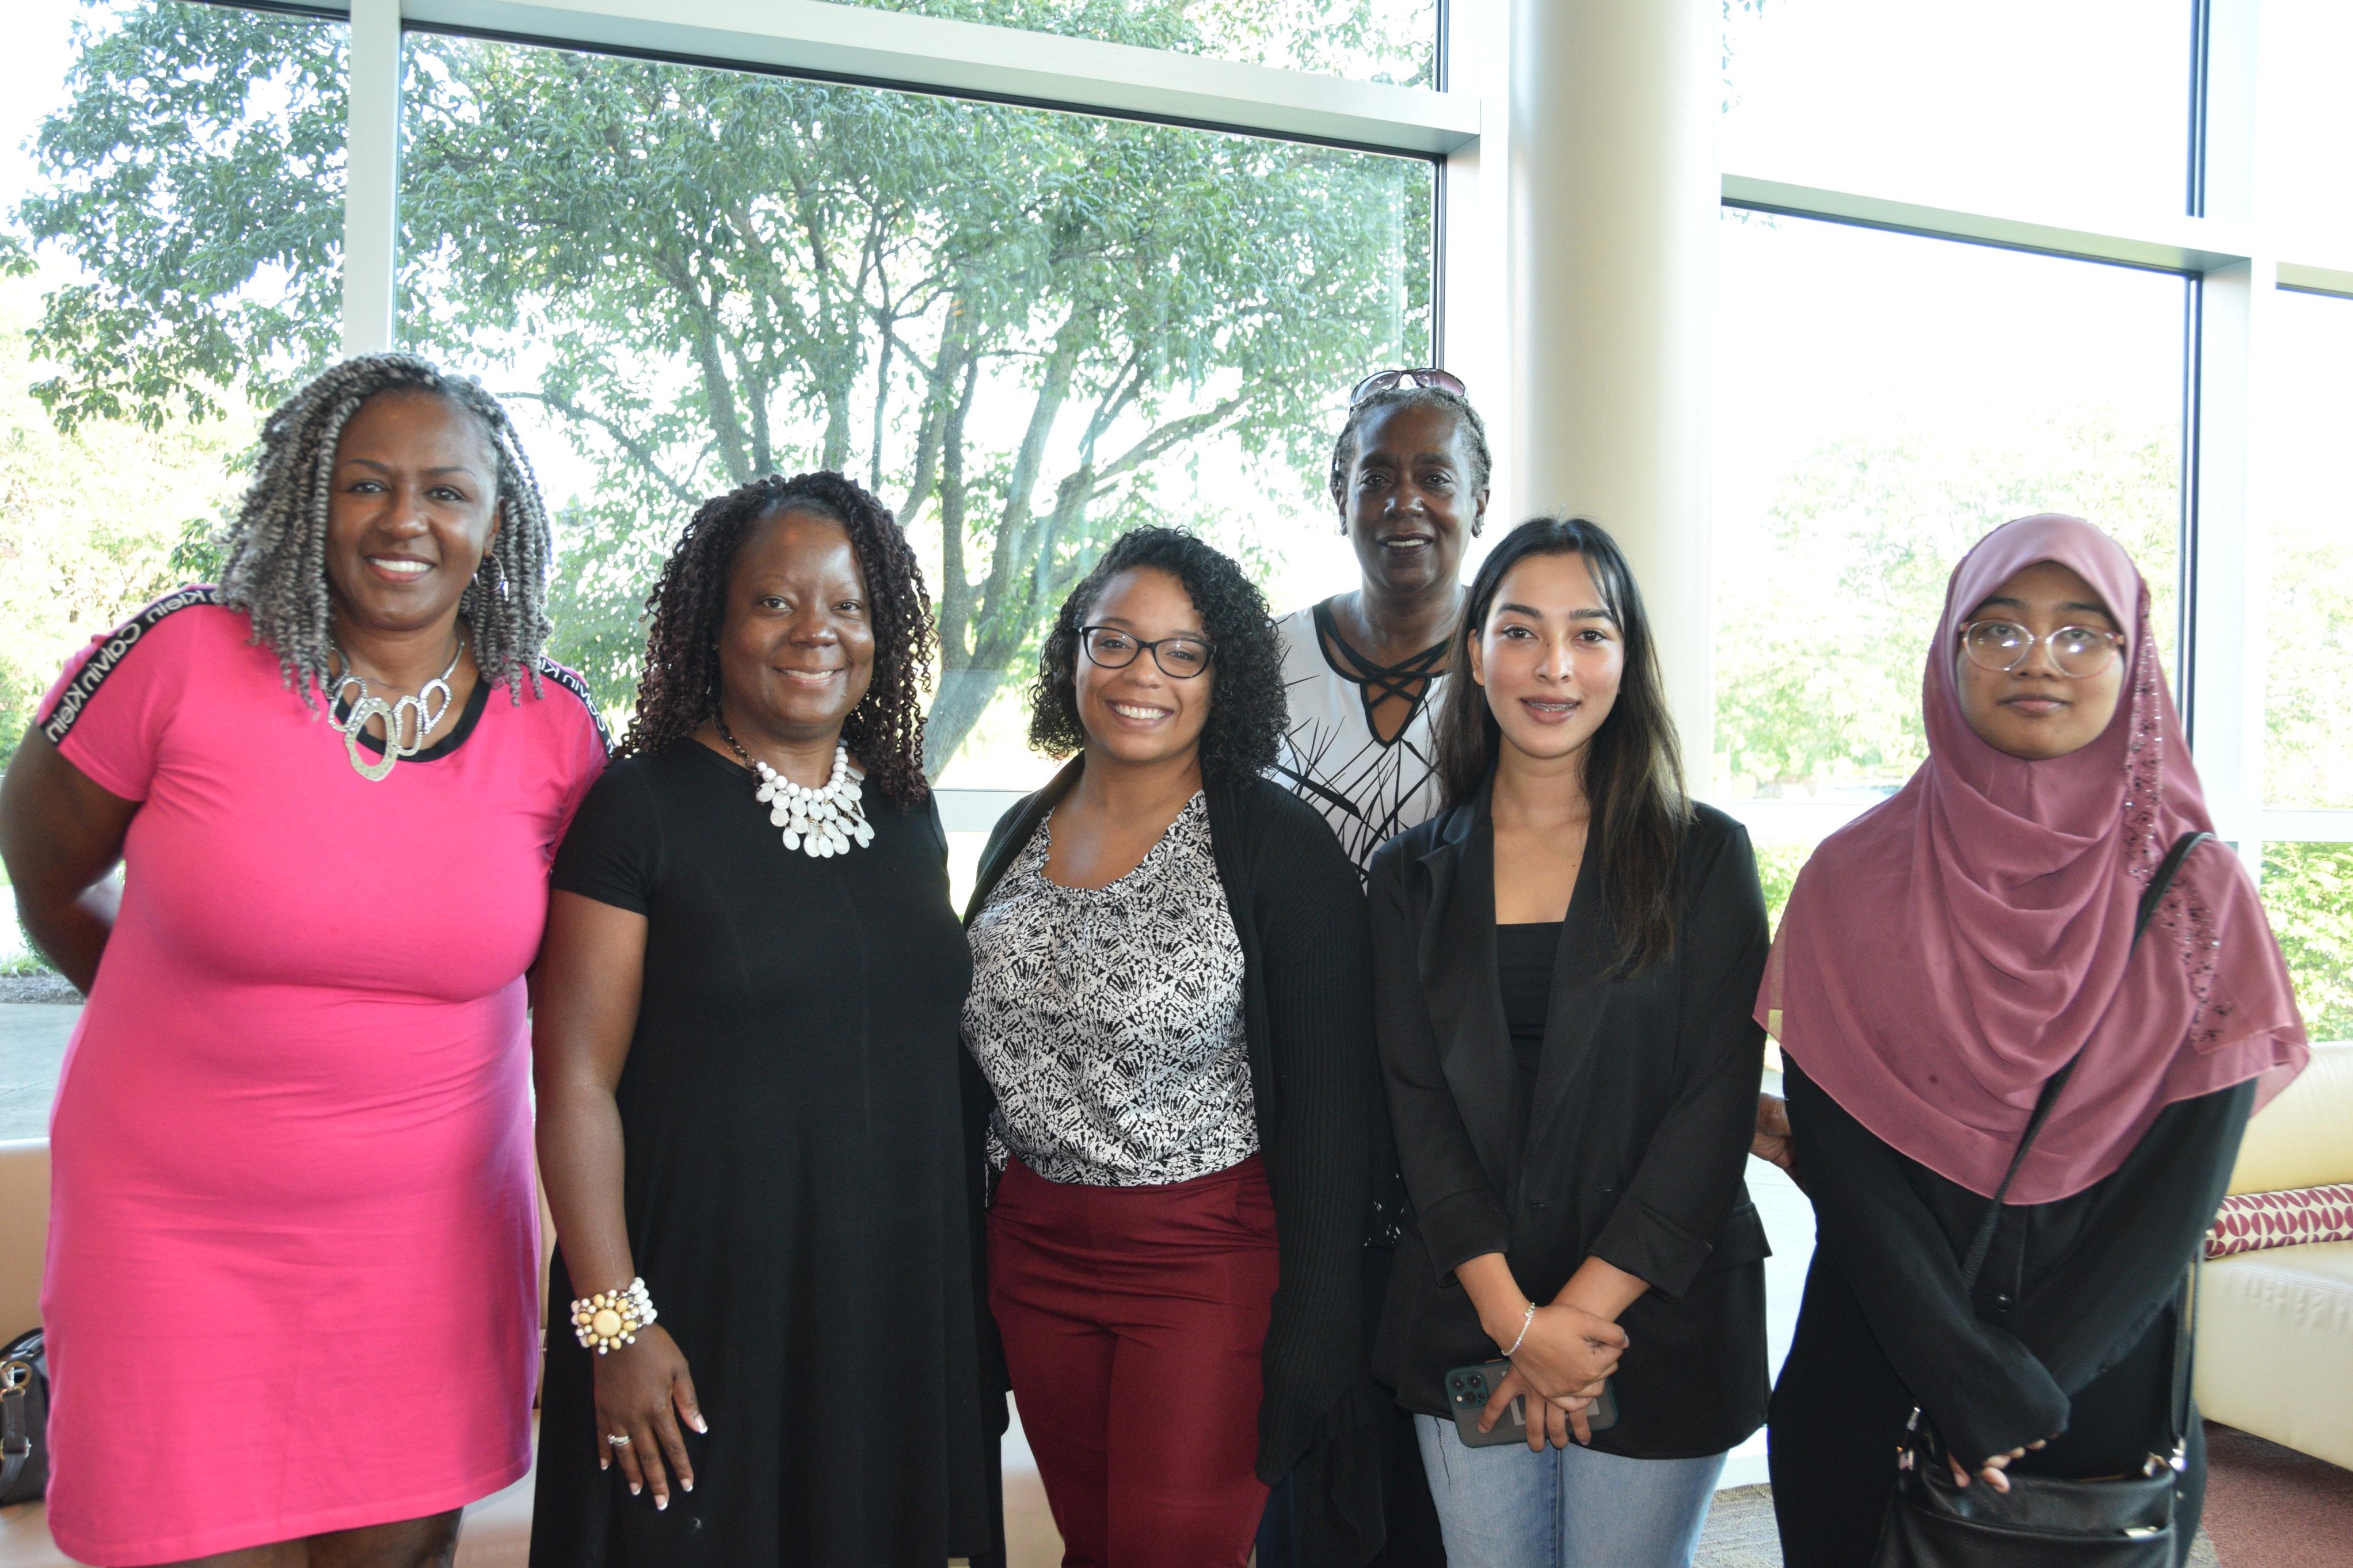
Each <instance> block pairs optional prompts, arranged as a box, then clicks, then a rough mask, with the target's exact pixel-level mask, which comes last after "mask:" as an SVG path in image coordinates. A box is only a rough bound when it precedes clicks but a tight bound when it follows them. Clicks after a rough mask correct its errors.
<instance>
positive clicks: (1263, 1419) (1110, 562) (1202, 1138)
mask: <svg viewBox="0 0 2353 1568" xmlns="http://www.w3.org/2000/svg"><path fill="white" fill-rule="evenodd" d="M1280 668H1281V654H1280V649H1279V647H1278V645H1277V643H1276V640H1275V637H1274V628H1273V625H1272V623H1271V621H1270V620H1269V618H1268V616H1267V612H1266V605H1265V601H1264V600H1263V599H1262V598H1261V597H1260V595H1259V593H1258V590H1257V589H1256V588H1255V587H1253V586H1252V585H1251V584H1250V580H1249V579H1248V577H1246V576H1245V575H1244V574H1242V571H1241V569H1240V567H1239V566H1237V565H1236V564H1235V563H1233V562H1232V561H1230V560H1229V559H1228V558H1227V557H1225V556H1224V555H1221V554H1219V552H1217V551H1215V550H1213V549H1211V548H1210V547H1209V546H1208V545H1207V544H1204V543H1203V542H1200V541H1199V540H1198V539H1196V538H1194V537H1192V536H1191V535H1190V534H1187V533H1182V532H1178V531H1174V530H1170V529H1160V528H1148V529H1139V530H1136V531H1134V532H1132V533H1129V534H1127V535H1126V536H1124V538H1122V539H1121V540H1119V541H1118V542H1116V543H1115V544H1113V546H1112V548H1111V549H1110V550H1109V551H1107V552H1105V553H1104V555H1103V560H1102V562H1101V563H1099V564H1098V565H1097V566H1096V567H1095V569H1094V570H1093V571H1092V572H1091V573H1090V574H1088V575H1087V577H1086V579H1085V580H1084V581H1083V582H1082V583H1081V584H1079V586H1078V588H1077V589H1076V590H1075V591H1074V592H1073V593H1072V594H1071V596H1070V598H1069V600H1068V601H1067V602H1065V603H1064V605H1062V607H1061V610H1060V613H1059V614H1058V615H1057V616H1055V619H1054V622H1053V626H1052V628H1051V630H1050V633H1049V635H1048V637H1047V640H1046V646H1045V648H1044V650H1043V651H1042V653H1041V655H1040V657H1039V673H1038V682H1037V687H1036V689H1035V692H1034V693H1033V696H1032V700H1031V710H1030V725H1029V734H1030V740H1031V742H1032V743H1033V744H1035V745H1037V746H1038V747H1039V749H1040V750H1043V751H1046V752H1051V753H1054V754H1057V755H1062V754H1068V753H1070V752H1077V753H1078V755H1077V756H1076V757H1075V758H1073V760H1072V761H1071V763H1070V765H1069V766H1067V767H1065V768H1064V769H1063V770H1062V771H1061V773H1060V774H1059V775H1058V776H1057V777H1056V778H1055V779H1054V781H1053V782H1052V783H1051V784H1048V785H1047V786H1046V788H1044V789H1042V790H1040V791H1039V792H1038V794H1036V795H1032V796H1030V797H1029V799H1027V800H1024V801H1022V802H1021V803H1020V804H1019V805H1016V806H1015V807H1014V808H1013V809H1012V810H1011V811H1010V812H1008V813H1007V815H1006V816H1005V818H1004V820H1003V821H1001V822H999V823H998V824H997V830H996V832H995V833H994V834H993V835H991V837H990V839H989V843H988V847H987V850H986V851H985V853H984V855H983V857H982V860H981V866H980V875H979V879H978V886H977V889H976V892H975V893H974V896H973V900H972V904H971V912H970V914H969V916H968V917H967V919H968V929H969V931H970V933H971V939H972V951H973V965H974V975H973V986H972V992H971V995H970V999H969V1000H968V1001H967V1003H966V1004H965V1016H964V1031H965V1046H966V1047H967V1049H968V1050H969V1052H970V1054H971V1057H972V1059H973V1061H974V1063H975V1064H976V1068H977V1072H976V1075H974V1077H973V1080H972V1087H973V1089H974V1090H975V1093H974V1095H973V1109H974V1111H975V1113H976V1121H979V1120H981V1118H982V1117H984V1116H985V1128H981V1127H976V1129H975V1132H976V1142H979V1141H980V1140H981V1139H984V1138H985V1143H986V1149H987V1159H988V1161H989V1163H990V1165H991V1167H992V1168H993V1171H994V1172H995V1173H997V1183H996V1190H995V1193H994V1195H993V1198H992V1200H991V1203H990V1205H989V1208H988V1213H987V1258H988V1266H987V1299H988V1305H989V1307H990V1309H991V1310H992V1312H993V1314H994V1317H995V1321H996V1323H997V1329H998V1331H999V1333H1000V1335H1001V1337H1002V1342H1003V1347H1004V1354H1005V1365H1006V1371H1007V1373H1008V1377H1009V1383H1010V1386H1011V1389H1012V1391H1013V1394H1014V1395H1015V1397H1016V1398H1017V1399H1018V1401H1019V1403H1020V1407H1021V1417H1022V1428H1023V1430H1024V1432H1025V1433H1026V1434H1027V1435H1028V1437H1029V1445H1030V1447H1031V1449H1032V1451H1033V1452H1034V1453H1035V1454H1036V1455H1037V1458H1038V1468H1039V1474H1040V1476H1041V1477H1042V1478H1043V1479H1044V1481H1045V1485H1046V1495H1047V1500H1048V1501H1049V1502H1050V1505H1051V1506H1052V1509H1053V1512H1054V1520H1055V1523H1056V1524H1057V1525H1058V1526H1059V1527H1060V1531H1061V1535H1062V1541H1063V1547H1064V1556H1063V1559H1062V1561H1063V1563H1065V1564H1066V1565H1068V1568H1109V1565H1113V1564H1116V1565H1117V1568H1155V1565H1166V1568H1211V1565H1214V1564H1231V1565H1232V1568H1240V1565H1241V1564H1242V1563H1244V1562H1245V1561H1246V1560H1247V1558H1248V1555H1249V1552H1250V1539H1251V1534H1252V1532H1253V1531H1254V1530H1255V1529H1256V1528H1257V1525H1258V1521H1259V1517H1260V1513H1261V1509H1262V1508H1263V1506H1264V1503H1265V1500H1266V1492H1267V1484H1268V1482H1269V1481H1271V1480H1272V1479H1278V1478H1280V1477H1282V1475H1284V1474H1285V1473H1286V1472H1288V1471H1290V1470H1291V1469H1292V1468H1293V1466H1294V1465H1296V1464H1298V1463H1299V1461H1300V1460H1301V1458H1302V1457H1303V1455H1306V1454H1307V1453H1308V1452H1309V1451H1310V1450H1311V1448H1314V1447H1315V1446H1316V1445H1317V1444H1318V1443H1319V1441H1320V1440H1321V1439H1322V1438H1323V1436H1324V1433H1325V1430H1326V1427H1327V1426H1328V1424H1329V1423H1330V1422H1331V1421H1333V1420H1335V1419H1340V1418H1344V1417H1345V1414H1346V1410H1347V1405H1346V1402H1347V1399H1348V1396H1349V1395H1350V1394H1351V1392H1352V1391H1353V1390H1354V1388H1355V1387H1356V1384H1357V1382H1358V1380H1359V1378H1360V1376H1361V1369H1362V1362H1363V1354H1362V1350H1361V1347H1360V1344H1359V1338H1358V1319H1357V1313H1356V1300H1357V1296H1358V1283H1357V1268H1358V1264H1359V1255H1360V1253H1361V1251H1362V1243H1363V1239H1364V1209H1365V1205H1366V1139H1367V1136H1368V1134H1367V1131H1366V1129H1367V1127H1368V1125H1369V1123H1370V1121H1371V1120H1372V1116H1371V1110H1370V1104H1371V1097H1372V1094H1373V1082H1374V1078H1373V1060H1372V1022H1371V985H1370V977H1369V974H1368V973H1367V963H1366V952H1367V937H1366V926H1365V914H1364V898H1363V894H1362V892H1361V890H1360V889H1359V886H1358V882H1357V878H1356V868H1355V867H1354V866H1353V865H1352V864H1350V862H1349V860H1348V858H1347V857H1346V856H1345V854H1343V853H1342V852H1341V849H1340V847H1339V845H1338V843H1337V842H1336V841H1335V839H1334V838H1333V837H1332V834H1331V831H1330V829H1328V828H1327V827H1326V826H1324V822H1323V820H1322V819H1321V818H1319V817H1318V816H1316V815H1315V813H1314V812H1313V811H1311V810H1310V809H1308V808H1307V807H1306V806H1304V805H1301V804H1300V803H1299V802H1298V801H1297V800H1296V799H1294V798H1293V796H1292V795H1290V794H1289V793H1288V792H1286V791H1285V790H1283V789H1282V788H1281V787H1280V786H1279V785H1277V784H1272V783H1270V782H1268V781H1267V780H1266V779H1265V778H1263V777H1262V776H1261V775H1262V774H1263V773H1264V772H1265V770H1266V769H1267V767H1268V765H1269V764H1270V763H1272V762H1273V760H1274V753H1275V746H1276V742H1277V741H1278V740H1279V738H1280V736H1281V734H1282V718H1283V709H1282V682H1281V679H1280ZM1363 1490H1366V1489H1359V1491H1360V1492H1361V1491H1363ZM1354 1522H1355V1524H1356V1527H1357V1528H1358V1529H1361V1530H1370V1529H1373V1528H1377V1521H1372V1520H1366V1519H1361V1518H1360V1519H1358V1520H1356V1521H1354Z"/></svg>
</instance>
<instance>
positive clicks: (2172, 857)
mask: <svg viewBox="0 0 2353 1568" xmlns="http://www.w3.org/2000/svg"><path fill="white" fill-rule="evenodd" d="M2211 837H2214V836H2213V835H2212V834H2211V833H2205V832H2193V833H2185V834H2183V835H2182V836H2181V837H2179V838H2177V839H2175V840H2174V841H2173V847H2172V848H2171V849H2169V850H2168V851H2167V852H2166V856H2165V859H2164V861H2163V862H2162V863H2161V864H2160V865H2159V866H2158V868H2157V874H2156V875H2155V876H2153V877H2151V878H2150V879H2148V887H2147V889H2145V890H2144V891H2143V892H2142V893H2141V896H2140V909H2139V910H2138V912H2137V914H2136V915H2135V916H2134V918H2133V946H2134V947H2136V948H2137V947H2138V946H2139V945H2140V938H2141V933H2142V932H2143V931H2147V930H2148V922H2149V921H2150V920H2152V919H2153V918H2155V916H2156V914H2157V906H2158V903H2160V902H2161V901H2163V900H2164V898H2165V895H2166V891H2167V889H2169V888H2171V887H2172V886H2173V879H2174V878H2175V877H2176V876H2177V875H2179V872H2180V870H2181V863H2182V862H2183V861H2184V860H2187V859H2189V852H2190V851H2191V850H2192V849H2195V848H2197V847H2198V846H2200V844H2203V843H2204V842H2205V841H2206V840H2207V839H2209V838H2211ZM2083 1059H2084V1053H2083V1052H2082V1051H2081V1050H2080V1049H2079V1050H2077V1051H2076V1053H2075V1054H2074V1055H2073V1056H2072V1057H2070V1058H2067V1065H2066V1066H2064V1067H2063V1068H2060V1069H2059V1070H2058V1071H2057V1072H2054V1073H2052V1075H2051V1077H2050V1079H2049V1080H2048V1081H2047V1082H2045V1083H2044V1084H2043V1086H2042V1093H2041V1094H2040V1095H2039V1096H2037V1097H2036V1098H2035V1101H2034V1114H2033V1115H2032V1116H2030V1117H2028V1118H2027V1121H2026V1131H2025V1133H2024V1135H2022V1136H2021V1138H2020V1139H2019V1141H2018V1152H2017V1153H2015V1154H2012V1155H2011V1156H2010V1169H2009V1170H2007V1171H2005V1172H2003V1173H2002V1177H2001V1185H2000V1186H1998V1187H1996V1188H1995V1189H1994V1191H1993V1202H1991V1203H1989V1204H1988V1205H1986V1212H1985V1218H1984V1220H1983V1221H1981V1222H1980V1223H1979V1224H1978V1234H1977V1237H1976V1238H1975V1239H1974V1240H1972V1241H1971V1242H1970V1243H1969V1256H1968V1261H1967V1262H1965V1263H1964V1264H1962V1265H1961V1294H1962V1295H1963V1296H1964V1297H1966V1296H1968V1294H1969V1292H1971V1291H1972V1290H1974V1289H1977V1283H1978V1272H1979V1271H1980V1270H1981V1269H1983V1268H1985V1260H1986V1254H1987V1253H1989V1252H1990V1251H1991V1250H1992V1249H1993V1233H1994V1227H1995V1226H1998V1225H2000V1223H2001V1203H2002V1199H2004V1198H2005V1197H2007V1196H2009V1195H2010V1183H2011V1182H2013V1181H2015V1180H2016V1179H2017V1177H2018V1169H2019V1167H2020V1166H2021V1165H2023V1164H2025V1163H2026V1154H2027V1151H2028V1150H2030V1149H2031V1148H2033V1147H2034V1140H2035V1139H2036V1138H2037V1137H2039V1136H2041V1134H2042V1124H2043V1123H2044V1122H2045V1121H2049V1120H2050V1119H2051V1107H2052V1105H2053V1104H2054V1103H2055V1102H2056V1101H2057V1100H2058V1099H2059V1092H2060V1090H2062V1089H2065V1088H2066V1087H2067V1080H2068V1079H2070V1078H2071V1077H2073V1075H2074V1071H2075V1064H2076V1063H2077V1062H2079V1061H2081V1060H2083Z"/></svg>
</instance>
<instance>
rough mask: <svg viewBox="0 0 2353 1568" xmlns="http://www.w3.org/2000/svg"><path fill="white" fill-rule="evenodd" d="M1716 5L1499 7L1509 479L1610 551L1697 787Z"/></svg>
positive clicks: (1701, 750)
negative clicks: (1504, 52)
mask: <svg viewBox="0 0 2353 1568" xmlns="http://www.w3.org/2000/svg"><path fill="white" fill-rule="evenodd" d="M1718 22H1719V17H1718V10H1717V7H1716V6H1715V5H1705V4H1702V3H1701V0H1513V5H1512V33H1513V36H1512V79H1511V199H1512V255H1511V263H1512V278H1511V290H1512V305H1513V310H1512V315H1513V359H1514V368H1513V376H1512V383H1513V393H1514V395H1513V403H1512V414H1513V425H1514V440H1513V442H1512V451H1513V453H1514V459H1515V461H1516V463H1517V465H1518V472H1517V475H1516V477H1515V479H1514V484H1513V486H1512V490H1513V493H1514V496H1515V497H1516V498H1517V500H1519V502H1520V503H1521V506H1522V508H1523V510H1525V511H1527V512H1535V511H1573V512H1583V513H1585V514H1587V515H1589V516H1590V517H1592V518H1593V519H1594V520H1595V521H1598V522H1599V523H1600V524H1601V525H1602V526H1603V527H1605V528H1607V529H1609V531H1610V532H1611V533H1612V534H1614V535H1615V536H1616V537H1617V538H1618V540H1619V541H1620V542H1621V543H1622V544H1623V545H1624V546H1625V549H1626V552H1627V555H1628V557H1629V559H1630V561H1631V562H1632V563H1633V567H1634V571H1635V574H1636V575H1637V576H1638V577H1639V578H1640V579H1641V587H1642V595H1643V598H1644V600H1645V602H1646V603H1647V604H1648V605H1649V607H1650V610H1651V618H1652V621H1653V623H1654V624H1655V626H1656V627H1657V629H1658V633H1659V637H1660V643H1661V650H1662V662H1663V664H1664V667H1665V672H1666V680H1667V691H1668V697H1669V700H1670V701H1671V702H1672V705H1673V709H1674V712H1675V717H1676V719H1677V721H1678V723H1679V725H1680V727H1681V730H1682V731H1683V747H1684V762H1685V764H1686V766H1687V767H1688V768H1689V769H1690V771H1691V774H1692V784H1693V788H1694V791H1695V792H1702V793H1704V791H1705V789H1706V788H1707V773H1708V771H1709V766H1708V764H1709V761H1710V753H1711V752H1712V749H1713V743H1712V731H1713V728H1714V706H1715V705H1714V700H1713V691H1712V689H1711V680H1710V670H1709V663H1710V660H1709V637H1710V633H1709V621H1710V614H1709V612H1710V601H1711V598H1712V596H1713V595H1712V591H1711V584H1710V579H1709V563H1708V548H1707V534H1708V505H1709V488H1710V486H1709V480H1710V471H1709V462H1710V440H1709V405H1710V385H1711V382H1712V380H1713V373H1714V363H1713V342H1712V337H1713V318H1714V314H1715V243H1716V241H1715V226H1716V221H1717V217H1716V214H1717V207H1718V202H1719V198H1720V187H1719V175H1718V173H1717V168H1716V156H1715V134H1716V120H1717V117H1718V113H1719V110H1720V105H1719V102H1718V99H1719V96H1720V92H1721V85H1720V83H1719V81H1718V77H1719V75H1720V74H1721V73H1720V61H1719V58H1718V49H1719V42H1718V38H1717V28H1718Z"/></svg>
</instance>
